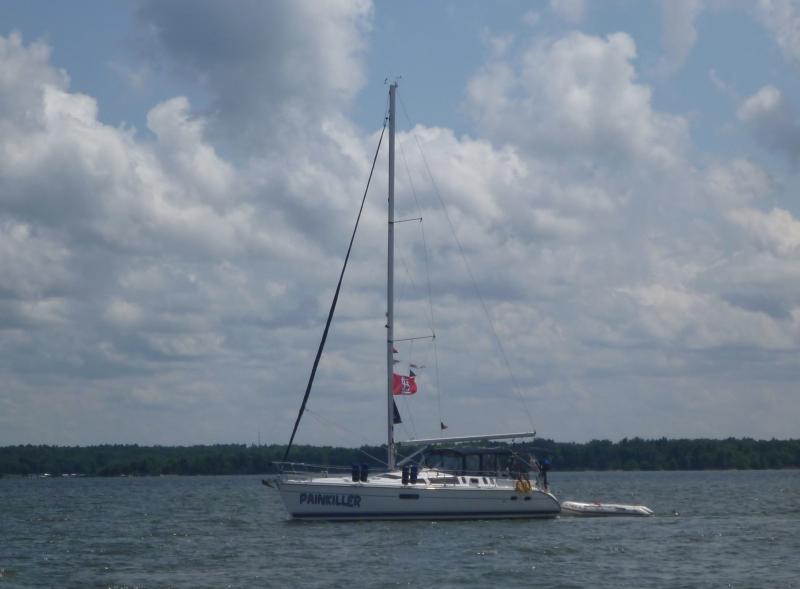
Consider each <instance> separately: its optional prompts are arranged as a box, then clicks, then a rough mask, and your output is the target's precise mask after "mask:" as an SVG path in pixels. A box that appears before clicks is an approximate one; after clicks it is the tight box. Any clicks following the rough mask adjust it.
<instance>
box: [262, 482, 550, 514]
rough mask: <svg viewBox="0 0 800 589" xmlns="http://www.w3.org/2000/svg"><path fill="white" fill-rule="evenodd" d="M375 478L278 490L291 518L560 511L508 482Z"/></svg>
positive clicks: (545, 496) (546, 497) (546, 498)
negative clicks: (449, 482) (447, 482)
mask: <svg viewBox="0 0 800 589" xmlns="http://www.w3.org/2000/svg"><path fill="white" fill-rule="evenodd" d="M376 479H377V480H370V481H367V482H365V483H354V482H352V481H350V480H347V479H343V478H332V479H327V480H326V479H324V478H322V479H312V480H306V481H303V480H295V481H292V480H283V481H278V490H279V492H280V494H281V498H282V499H283V503H284V505H286V510H287V511H288V512H289V515H290V517H292V518H293V519H304V520H378V519H380V520H397V519H425V520H439V519H496V518H547V517H555V516H556V515H558V513H559V512H560V511H561V508H560V506H559V503H558V500H557V499H556V498H555V497H554V496H553V495H551V494H550V493H547V492H545V491H542V490H539V489H536V488H534V489H532V490H530V491H528V492H518V491H516V490H515V489H514V487H513V481H512V482H511V483H510V486H509V485H508V484H505V485H504V484H497V483H496V484H494V485H485V486H484V485H481V486H469V485H448V486H437V485H428V484H416V485H401V484H400V482H399V481H394V480H388V479H386V480H381V478H380V477H376Z"/></svg>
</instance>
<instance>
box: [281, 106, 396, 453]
mask: <svg viewBox="0 0 800 589" xmlns="http://www.w3.org/2000/svg"><path fill="white" fill-rule="evenodd" d="M388 118H389V116H388V112H386V113H384V117H383V129H381V136H380V138H379V139H378V147H377V148H376V149H375V157H373V158H372V167H371V168H370V170H369V178H367V186H366V187H365V188H364V196H362V197H361V206H360V207H359V209H358V216H357V217H356V223H355V226H354V227H353V234H352V235H351V236H350V244H349V245H348V246H347V255H346V256H345V257H344V264H342V272H341V274H339V282H338V283H337V284H336V292H335V293H334V295H333V302H331V308H330V311H328V320H327V321H326V322H325V330H324V331H323V332H322V340H320V342H319V348H318V349H317V355H316V357H315V358H314V365H313V366H312V368H311V375H310V376H309V377H308V385H307V386H306V392H305V395H303V402H302V403H301V404H300V411H299V412H298V414H297V419H296V420H295V422H294V428H292V436H291V437H290V438H289V444H288V445H287V446H286V452H285V453H284V454H283V460H284V462H285V461H286V460H287V459H288V457H289V451H290V450H291V449H292V443H293V442H294V436H295V434H296V433H297V428H298V426H299V425H300V419H302V417H303V412H304V411H305V409H306V404H307V403H308V395H309V394H311V385H312V384H314V376H315V375H316V373H317V367H318V366H319V360H320V358H321V357H322V350H323V348H324V347H325V341H326V340H327V339H328V331H329V330H330V327H331V321H332V320H333V312H334V311H335V310H336V303H337V301H338V300H339V292H341V290H342V281H343V280H344V271H345V270H346V269H347V261H348V260H349V259H350V252H351V251H352V250H353V242H354V241H355V238H356V231H357V230H358V223H359V221H361V213H362V212H363V211H364V203H365V202H366V200H367V193H368V192H369V185H370V183H371V182H372V174H373V173H374V172H375V163H376V162H377V161H378V154H379V153H380V150H381V143H382V142H383V134H384V132H385V131H386V123H387V121H388Z"/></svg>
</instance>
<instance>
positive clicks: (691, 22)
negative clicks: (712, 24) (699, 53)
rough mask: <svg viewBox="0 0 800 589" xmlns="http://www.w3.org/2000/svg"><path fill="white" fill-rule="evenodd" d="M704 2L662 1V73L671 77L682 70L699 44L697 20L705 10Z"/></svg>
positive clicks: (692, 0) (687, 0)
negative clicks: (691, 52) (696, 44)
mask: <svg viewBox="0 0 800 589" xmlns="http://www.w3.org/2000/svg"><path fill="white" fill-rule="evenodd" d="M704 4H705V2H704V0H661V18H662V24H661V44H662V46H663V47H664V52H665V54H664V56H663V57H662V59H661V62H660V64H659V69H660V72H661V73H662V74H664V75H670V74H672V73H674V72H675V71H677V70H678V69H680V67H681V66H682V65H683V63H684V62H685V61H686V58H687V57H688V55H689V52H690V51H691V50H692V48H693V47H694V44H695V43H696V42H697V29H696V27H695V20H696V19H697V17H698V15H699V14H700V13H701V12H702V11H703V9H704Z"/></svg>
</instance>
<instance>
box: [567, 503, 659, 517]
mask: <svg viewBox="0 0 800 589" xmlns="http://www.w3.org/2000/svg"><path fill="white" fill-rule="evenodd" d="M561 515H577V516H581V517H613V516H637V517H647V516H650V515H653V510H652V509H650V508H649V507H645V506H644V505H621V504H619V503H597V502H595V503H581V502H579V501H562V502H561Z"/></svg>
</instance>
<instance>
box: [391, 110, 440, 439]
mask: <svg viewBox="0 0 800 589" xmlns="http://www.w3.org/2000/svg"><path fill="white" fill-rule="evenodd" d="M400 106H401V107H402V108H403V112H404V113H405V115H406V121H408V126H409V127H411V132H412V134H414V129H413V127H412V126H411V120H410V119H409V118H408V113H407V112H406V107H405V103H404V102H403V98H402V96H401V97H400ZM414 137H415V139H416V134H414ZM398 145H399V146H400V157H401V158H402V159H403V166H404V167H405V169H406V175H407V176H408V183H409V185H410V186H411V194H412V195H413V196H414V202H415V203H416V205H417V211H419V218H420V221H419V229H420V233H421V235H422V251H423V252H424V253H425V278H426V280H427V287H428V313H429V314H430V319H431V333H432V334H433V357H434V364H435V366H436V372H435V374H436V407H437V409H438V411H439V424H440V425H441V424H442V423H444V419H443V418H442V393H441V390H442V389H441V386H440V382H439V350H438V344H437V343H436V322H435V320H434V315H433V295H432V294H431V265H430V262H429V259H430V256H429V255H428V240H427V238H426V237H425V223H424V221H423V220H422V207H421V206H420V204H419V198H417V189H416V186H414V178H413V176H411V170H410V168H409V167H408V160H407V159H406V152H405V150H404V149H403V142H402V141H399V142H398Z"/></svg>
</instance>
